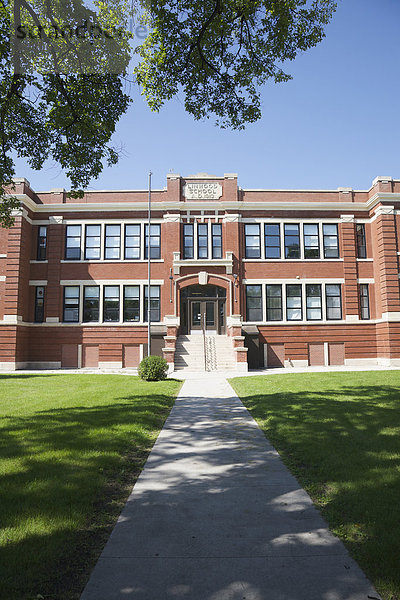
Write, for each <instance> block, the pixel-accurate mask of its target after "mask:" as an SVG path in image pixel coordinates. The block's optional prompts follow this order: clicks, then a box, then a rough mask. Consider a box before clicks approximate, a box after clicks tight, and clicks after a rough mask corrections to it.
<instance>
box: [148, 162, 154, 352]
mask: <svg viewBox="0 0 400 600" xmlns="http://www.w3.org/2000/svg"><path fill="white" fill-rule="evenodd" d="M152 174H153V173H152V172H151V171H149V203H148V225H147V227H148V231H147V279H148V283H147V356H150V355H151V323H150V314H151V312H150V302H151V300H150V277H151V266H150V265H151V259H150V252H151V248H150V225H151V176H152Z"/></svg>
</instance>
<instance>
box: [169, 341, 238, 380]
mask: <svg viewBox="0 0 400 600" xmlns="http://www.w3.org/2000/svg"><path fill="white" fill-rule="evenodd" d="M205 341H206V344H205V346H206V356H205V358H204V338H203V335H199V334H197V335H196V334H195V335H180V336H179V337H178V339H177V340H176V351H175V370H176V371H235V370H236V368H237V365H236V362H235V358H234V353H233V346H232V338H230V337H228V336H226V335H206V338H205Z"/></svg>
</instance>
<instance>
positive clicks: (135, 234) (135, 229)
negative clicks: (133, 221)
mask: <svg viewBox="0 0 400 600" xmlns="http://www.w3.org/2000/svg"><path fill="white" fill-rule="evenodd" d="M125 258H126V260H140V225H125Z"/></svg>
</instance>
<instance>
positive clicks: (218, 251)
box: [211, 223, 222, 258]
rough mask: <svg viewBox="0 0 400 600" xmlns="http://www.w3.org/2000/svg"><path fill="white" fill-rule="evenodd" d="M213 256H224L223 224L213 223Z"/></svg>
mask: <svg viewBox="0 0 400 600" xmlns="http://www.w3.org/2000/svg"><path fill="white" fill-rule="evenodd" d="M211 242H212V257H213V258H222V225H221V223H213V224H212V225H211Z"/></svg>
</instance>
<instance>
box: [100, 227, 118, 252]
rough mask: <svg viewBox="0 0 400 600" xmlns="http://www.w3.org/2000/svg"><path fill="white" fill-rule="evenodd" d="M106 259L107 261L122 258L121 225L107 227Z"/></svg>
mask: <svg viewBox="0 0 400 600" xmlns="http://www.w3.org/2000/svg"><path fill="white" fill-rule="evenodd" d="M104 258H105V259H106V260H119V259H120V258H121V225H106V231H105V243H104Z"/></svg>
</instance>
